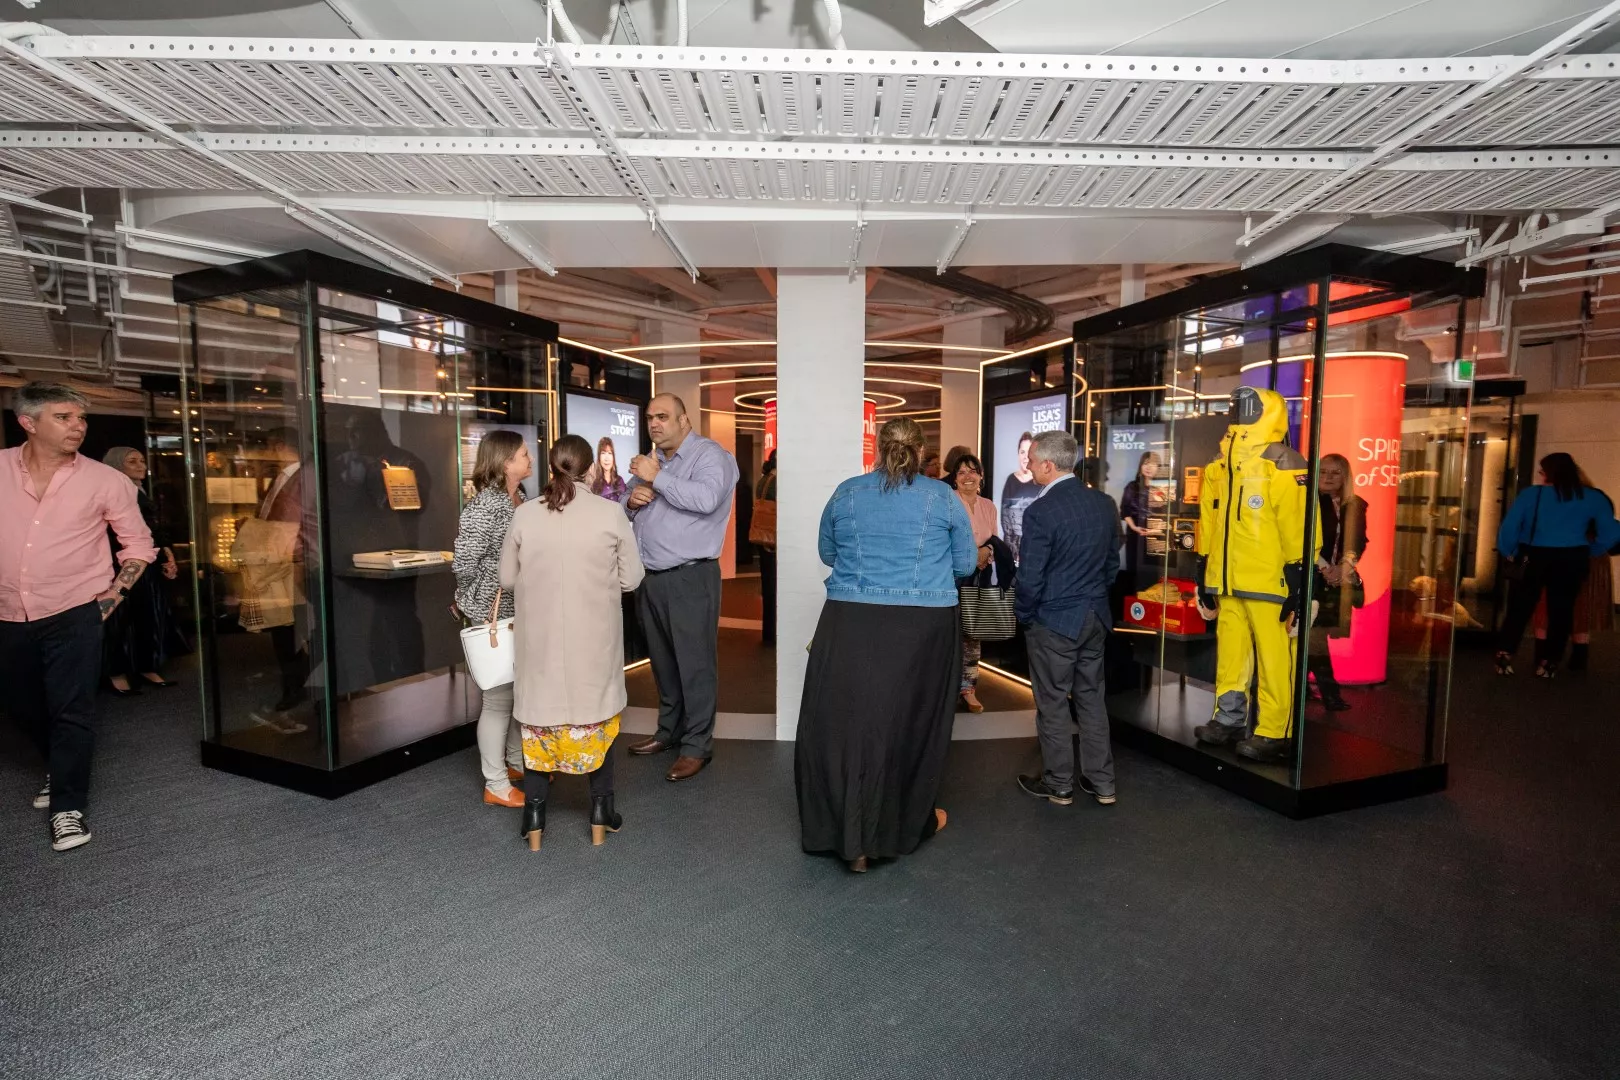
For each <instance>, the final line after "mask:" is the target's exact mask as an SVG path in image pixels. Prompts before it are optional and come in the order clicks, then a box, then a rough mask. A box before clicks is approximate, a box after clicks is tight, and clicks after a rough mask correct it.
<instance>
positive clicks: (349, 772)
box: [174, 251, 557, 796]
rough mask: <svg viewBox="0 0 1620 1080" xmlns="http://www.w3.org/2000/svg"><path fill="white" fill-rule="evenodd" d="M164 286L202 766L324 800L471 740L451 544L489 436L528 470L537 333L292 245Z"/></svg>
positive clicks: (516, 320)
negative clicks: (181, 464)
mask: <svg viewBox="0 0 1620 1080" xmlns="http://www.w3.org/2000/svg"><path fill="white" fill-rule="evenodd" d="M174 295H175V301H176V302H177V303H178V304H181V305H183V309H182V310H183V319H184V325H183V330H182V336H183V338H184V339H185V341H186V344H187V350H188V352H187V361H186V364H185V366H184V373H183V376H182V400H183V401H184V403H185V404H184V407H183V412H184V414H185V415H184V420H185V429H184V432H185V433H184V439H185V444H186V450H187V453H188V455H189V457H188V464H189V470H190V475H191V481H192V482H191V486H190V491H191V513H192V522H193V535H194V536H195V538H196V541H197V556H196V557H197V565H198V569H199V571H200V572H199V575H198V596H197V603H198V607H199V610H200V611H201V613H202V620H201V623H202V641H201V646H202V664H201V667H202V680H201V682H202V693H203V712H204V718H205V729H204V734H203V742H202V757H203V762H204V764H207V765H211V766H214V767H217V768H223V769H227V770H229V771H232V772H238V773H242V774H244V775H249V776H254V777H258V778H261V779H265V780H270V781H272V782H276V783H281V784H284V785H286V786H289V787H295V788H299V789H301V790H306V791H311V792H315V793H317V794H321V795H325V796H336V795H341V794H344V793H346V792H348V791H352V790H354V789H355V788H357V787H360V786H363V785H364V784H367V783H371V782H373V781H375V780H378V779H382V778H383V777H386V776H389V775H392V774H394V773H397V772H399V771H401V770H403V769H406V768H410V767H412V766H414V765H416V764H420V763H422V762H424V761H427V760H431V759H432V758H434V757H436V756H438V755H441V754H443V753H447V752H450V751H452V750H455V749H459V748H460V747H463V746H466V745H470V744H471V743H472V741H473V724H472V721H473V720H474V719H475V718H476V716H477V713H478V708H479V692H478V688H477V686H476V685H475V684H473V682H472V681H471V680H470V679H469V678H468V677H467V676H466V674H465V672H464V671H463V670H461V667H462V657H461V648H460V640H459V636H458V634H457V631H458V629H459V628H460V625H461V623H460V620H459V618H458V616H457V615H456V614H455V613H454V612H453V609H452V605H453V601H454V574H453V570H452V562H451V548H452V546H453V543H454V539H455V535H456V528H457V520H458V517H459V515H460V510H461V506H462V503H463V501H464V499H465V498H467V497H469V496H470V494H471V484H470V477H471V473H472V462H473V460H474V457H475V455H476V452H477V448H478V444H479V442H480V440H481V439H482V438H483V437H484V436H485V435H487V434H488V433H489V432H491V431H495V430H511V431H515V432H517V433H519V434H520V435H521V436H522V437H523V439H524V441H525V443H527V444H528V446H529V451H530V455H531V457H532V458H533V459H534V461H535V462H536V463H537V464H538V463H542V462H544V461H545V450H546V448H547V447H548V446H549V441H550V438H549V436H550V418H551V416H552V413H553V406H552V404H551V398H552V396H553V393H552V387H551V385H550V382H551V373H552V370H553V364H552V360H553V357H552V355H551V354H552V352H553V351H554V348H555V342H556V338H557V327H556V324H555V323H552V322H549V321H547V320H545V319H540V318H536V317H534V316H531V315H524V314H520V313H518V312H515V311H512V310H509V309H506V308H502V307H498V306H496V305H494V304H489V303H485V302H483V301H479V300H475V299H472V298H469V297H465V296H461V295H458V294H456V293H453V292H449V291H446V290H443V289H437V288H433V287H431V286H427V285H423V284H419V283H417V282H413V281H410V280H408V279H405V278H400V277H396V276H394V275H391V274H387V273H383V272H381V271H377V270H372V269H369V268H366V267H363V266H359V265H356V264H353V263H349V262H345V261H343V260H340V259H335V258H331V257H328V256H324V255H320V254H318V253H314V252H308V251H301V252H294V253H291V254H288V255H284V256H277V257H274V258H268V259H257V260H253V261H251V262H246V263H238V264H234V265H231V266H224V267H218V268H212V269H207V270H199V271H196V272H193V273H189V274H183V275H180V276H178V277H176V278H175V279H174ZM542 481H543V478H542V477H541V475H540V470H539V469H537V470H536V474H535V475H534V476H532V477H531V478H530V479H529V480H527V481H525V487H526V488H527V489H528V492H529V494H530V495H533V494H536V493H537V492H538V491H539V485H540V484H541V483H542Z"/></svg>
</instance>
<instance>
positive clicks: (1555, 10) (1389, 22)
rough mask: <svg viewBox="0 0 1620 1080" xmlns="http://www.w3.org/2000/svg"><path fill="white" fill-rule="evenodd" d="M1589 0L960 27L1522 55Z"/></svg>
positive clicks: (1314, 54)
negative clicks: (1515, 53)
mask: <svg viewBox="0 0 1620 1080" xmlns="http://www.w3.org/2000/svg"><path fill="white" fill-rule="evenodd" d="M1596 6H1597V5H1596V4H1595V3H1593V2H1592V0H1514V2H1486V3H1480V2H1478V0H1417V2H1413V0H1369V2H1367V3H1361V4H1326V3H1314V4H1313V3H1307V4H1299V3H1292V2H1289V0H1214V2H1213V3H1212V2H1210V0H1154V2H1153V3H1147V4H1135V5H1131V4H1116V3H1111V2H1108V0H1004V2H1002V3H998V4H990V5H987V6H985V7H982V8H978V9H975V10H973V11H970V12H968V13H967V14H966V15H964V16H962V18H961V21H962V22H963V23H964V24H965V25H966V26H968V27H969V28H970V29H972V30H973V31H974V33H976V34H978V35H979V36H980V37H982V38H983V39H984V40H985V41H986V42H987V43H989V44H990V45H991V46H992V47H993V48H995V49H997V50H999V51H1001V52H1063V53H1092V52H1095V53H1120V52H1127V53H1136V54H1151V55H1164V56H1209V55H1211V54H1216V55H1219V54H1231V55H1234V56H1256V57H1268V58H1280V57H1296V58H1300V59H1318V60H1349V59H1355V58H1358V57H1373V56H1376V57H1412V56H1464V55H1473V54H1481V53H1514V52H1517V53H1526V52H1529V51H1531V50H1532V49H1534V48H1535V47H1536V46H1538V45H1540V44H1541V43H1542V42H1544V41H1546V40H1547V39H1549V38H1551V37H1553V36H1555V35H1556V34H1557V33H1559V31H1561V30H1563V29H1564V28H1565V27H1566V26H1568V25H1569V24H1570V23H1572V22H1573V21H1575V20H1576V19H1578V18H1580V17H1581V16H1583V15H1585V14H1587V13H1588V12H1590V11H1592V10H1594V9H1595V7H1596Z"/></svg>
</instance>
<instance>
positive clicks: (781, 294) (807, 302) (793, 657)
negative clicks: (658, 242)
mask: <svg viewBox="0 0 1620 1080" xmlns="http://www.w3.org/2000/svg"><path fill="white" fill-rule="evenodd" d="M865 337H866V273H865V271H858V272H857V273H856V274H855V276H854V278H850V277H849V276H848V274H847V273H846V271H845V270H843V269H842V268H840V269H837V270H781V271H778V274H777V293H776V341H777V345H776V361H777V367H776V398H777V413H776V430H777V437H778V440H779V444H780V445H779V451H780V452H779V453H778V455H777V462H778V465H777V475H778V477H779V479H778V480H777V488H776V492H777V503H776V581H777V585H776V737H777V738H778V739H791V738H793V736H794V733H795V732H797V730H798V727H799V700H800V697H801V696H802V695H803V693H804V669H805V662H806V660H807V659H808V656H809V653H808V652H807V651H806V648H805V647H806V646H807V645H809V644H810V638H811V636H812V635H813V634H814V633H815V629H816V621H817V619H819V618H820V617H821V606H822V602H823V601H824V600H825V599H826V592H825V590H824V588H823V586H822V583H823V581H825V580H826V577H827V568H826V567H825V566H823V565H822V564H821V556H820V555H819V554H818V553H817V550H816V539H817V534H818V531H819V528H820V524H821V510H822V508H823V507H824V506H826V504H827V499H828V498H829V497H831V495H832V492H833V489H834V488H835V487H837V486H838V484H839V483H840V482H841V481H843V480H844V479H846V478H848V477H851V476H854V475H856V474H858V473H859V472H860V471H861V421H862V405H861V403H862V401H863V400H864V398H865V385H866V383H865V361H866V346H865V344H864V340H865Z"/></svg>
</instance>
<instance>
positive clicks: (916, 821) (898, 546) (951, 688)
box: [794, 418, 977, 873]
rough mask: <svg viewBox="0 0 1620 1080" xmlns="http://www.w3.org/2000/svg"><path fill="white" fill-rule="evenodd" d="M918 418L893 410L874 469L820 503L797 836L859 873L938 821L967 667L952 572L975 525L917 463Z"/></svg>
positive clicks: (968, 569) (971, 553)
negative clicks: (817, 590)
mask: <svg viewBox="0 0 1620 1080" xmlns="http://www.w3.org/2000/svg"><path fill="white" fill-rule="evenodd" d="M924 446H925V444H924V441H923V433H922V428H920V427H918V426H917V424H916V422H915V421H913V420H908V419H904V418H901V419H895V420H890V421H889V422H888V423H887V424H884V425H883V429H882V431H881V432H879V434H878V465H877V468H876V469H875V470H873V471H872V472H870V473H868V474H866V475H864V476H856V477H852V478H850V479H848V480H845V481H844V482H843V483H842V484H839V485H838V489H837V490H836V491H834V492H833V496H832V498H831V499H830V500H828V502H827V507H826V509H825V510H823V511H822V514H821V536H820V551H821V561H822V562H824V563H826V564H827V565H828V566H830V567H832V574H831V575H830V576H829V577H828V578H827V602H826V604H825V606H823V607H822V609H821V620H820V622H819V623H818V624H817V625H816V635H815V639H814V641H813V642H812V643H811V646H810V664H809V668H808V670H807V671H806V672H805V681H804V698H803V701H802V703H801V705H800V708H799V729H798V737H797V745H796V752H795V755H794V777H795V781H796V787H797V789H798V797H799V826H800V832H801V836H802V840H803V844H804V849H805V850H806V851H811V852H821V851H832V852H836V853H837V854H838V856H839V857H840V858H842V859H844V860H845V861H847V862H848V863H849V868H850V869H851V870H854V871H856V872H857V873H859V872H862V871H864V870H866V868H867V865H868V862H869V860H871V859H879V858H893V857H895V856H899V855H908V854H910V853H911V852H912V851H915V850H916V848H917V845H918V844H921V843H922V842H923V841H924V840H926V839H927V838H928V837H930V836H932V835H933V834H934V833H936V832H938V831H939V830H940V829H942V828H944V826H945V811H943V810H940V809H937V808H936V807H935V806H934V798H935V796H936V795H937V794H938V793H939V782H940V777H941V775H942V774H943V772H944V769H945V755H946V752H947V751H948V750H949V749H950V743H951V721H952V717H953V715H954V713H955V707H956V696H957V689H958V685H959V683H960V680H961V675H962V652H961V638H960V632H959V630H958V628H957V613H956V580H957V578H960V577H965V576H967V575H968V574H971V573H972V572H973V569H974V566H975V563H976V554H977V552H976V547H975V545H974V543H973V526H972V523H971V522H969V520H968V515H967V511H966V510H965V509H964V508H963V506H962V500H961V499H959V498H957V496H956V492H954V491H952V490H951V489H950V488H949V487H948V486H946V485H945V484H943V483H941V482H940V481H938V480H931V479H929V478H928V477H926V476H923V475H921V474H922V459H923V452H924Z"/></svg>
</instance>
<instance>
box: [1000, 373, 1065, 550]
mask: <svg viewBox="0 0 1620 1080" xmlns="http://www.w3.org/2000/svg"><path fill="white" fill-rule="evenodd" d="M1068 429H1069V396H1068V395H1067V394H1065V393H1061V392H1060V393H1056V394H1047V395H1043V396H1041V397H1034V398H1026V399H1024V400H1022V401H1009V402H1006V403H1005V404H1001V405H997V406H995V408H994V410H993V411H992V413H991V432H990V446H991V464H990V471H991V474H992V475H991V477H990V480H991V484H990V490H989V491H988V492H987V494H988V495H989V496H990V498H991V500H992V501H993V502H995V504H996V516H997V518H998V520H999V521H1000V525H1001V537H1002V539H1003V540H1005V541H1007V544H1008V545H1009V546H1010V547H1011V548H1012V549H1013V551H1014V553H1017V551H1018V549H1019V544H1020V542H1021V540H1022V539H1023V523H1024V510H1025V509H1026V508H1027V507H1028V506H1029V504H1030V503H1032V502H1034V501H1035V496H1036V495H1039V494H1040V491H1041V488H1040V485H1039V484H1037V483H1035V478H1034V477H1033V476H1031V475H1030V472H1029V445H1028V444H1029V440H1030V439H1032V438H1033V437H1034V436H1036V435H1039V434H1040V433H1041V432H1043V431H1067V430H1068Z"/></svg>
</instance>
